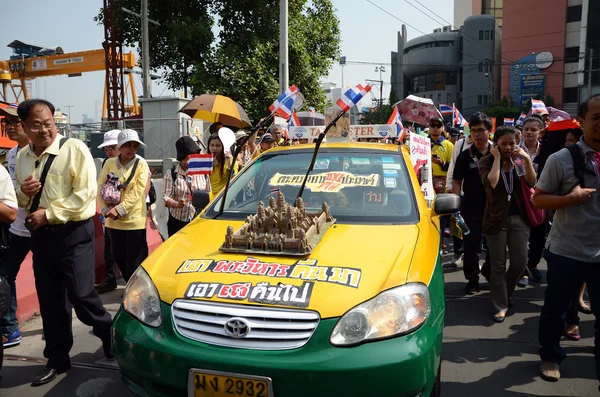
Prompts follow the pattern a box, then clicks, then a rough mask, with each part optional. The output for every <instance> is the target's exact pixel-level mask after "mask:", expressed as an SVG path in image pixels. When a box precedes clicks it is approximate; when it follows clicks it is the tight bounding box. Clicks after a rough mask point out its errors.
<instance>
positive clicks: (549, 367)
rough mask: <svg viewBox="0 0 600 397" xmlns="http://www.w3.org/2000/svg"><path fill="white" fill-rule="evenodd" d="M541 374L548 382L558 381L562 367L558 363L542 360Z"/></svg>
mask: <svg viewBox="0 0 600 397" xmlns="http://www.w3.org/2000/svg"><path fill="white" fill-rule="evenodd" d="M540 375H541V376H542V379H544V380H547V381H548V382H556V381H557V380H559V379H560V368H559V366H558V364H557V363H553V362H551V361H542V363H541V364H540Z"/></svg>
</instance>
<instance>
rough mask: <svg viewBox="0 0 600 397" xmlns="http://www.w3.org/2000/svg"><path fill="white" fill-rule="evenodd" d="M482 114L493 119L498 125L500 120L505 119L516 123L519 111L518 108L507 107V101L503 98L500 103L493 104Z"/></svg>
mask: <svg viewBox="0 0 600 397" xmlns="http://www.w3.org/2000/svg"><path fill="white" fill-rule="evenodd" d="M483 113H485V114H487V115H488V116H489V117H495V118H496V120H497V122H498V125H500V121H501V119H503V118H506V117H508V118H514V119H515V121H517V119H518V118H519V116H520V115H521V110H520V109H519V108H518V107H514V106H512V107H511V106H508V99H507V98H506V97H504V98H502V100H501V101H499V102H494V103H493V104H492V106H490V107H489V108H487V109H483Z"/></svg>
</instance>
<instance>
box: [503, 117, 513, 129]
mask: <svg viewBox="0 0 600 397" xmlns="http://www.w3.org/2000/svg"><path fill="white" fill-rule="evenodd" d="M504 125H507V126H511V127H512V126H514V125H515V119H511V118H508V117H505V118H504Z"/></svg>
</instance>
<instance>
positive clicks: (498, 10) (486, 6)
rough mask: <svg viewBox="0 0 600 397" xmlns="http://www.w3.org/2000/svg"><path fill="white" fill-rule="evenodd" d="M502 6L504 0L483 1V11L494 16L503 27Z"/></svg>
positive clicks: (499, 25)
mask: <svg viewBox="0 0 600 397" xmlns="http://www.w3.org/2000/svg"><path fill="white" fill-rule="evenodd" d="M502 6H503V0H482V2H481V13H482V14H488V15H491V16H493V17H494V19H496V24H497V25H498V27H499V28H501V27H502Z"/></svg>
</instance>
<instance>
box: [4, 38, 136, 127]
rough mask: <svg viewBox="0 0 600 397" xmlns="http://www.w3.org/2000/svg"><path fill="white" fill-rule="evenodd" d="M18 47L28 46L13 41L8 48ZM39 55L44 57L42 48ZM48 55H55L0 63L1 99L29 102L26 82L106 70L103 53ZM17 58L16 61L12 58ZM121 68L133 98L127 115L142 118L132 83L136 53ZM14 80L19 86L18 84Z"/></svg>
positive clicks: (56, 50)
mask: <svg viewBox="0 0 600 397" xmlns="http://www.w3.org/2000/svg"><path fill="white" fill-rule="evenodd" d="M17 45H25V46H26V44H25V43H22V42H19V41H14V42H13V43H11V44H9V47H13V48H14V47H15V46H17ZM36 48H39V49H40V50H39V51H36V53H37V54H39V53H43V52H44V50H46V49H42V48H41V47H36ZM47 52H49V53H51V54H52V55H41V56H33V57H22V58H20V59H11V60H8V61H0V84H2V91H1V92H0V98H1V99H2V101H4V102H21V101H23V100H26V99H29V96H30V94H31V93H30V92H29V90H28V89H27V84H26V83H27V81H29V80H33V79H35V78H38V77H48V76H60V75H67V76H69V77H76V76H81V74H82V73H87V72H97V71H105V70H106V61H105V59H106V54H105V50H104V49H100V50H91V51H79V52H70V53H64V51H63V50H62V48H60V47H55V48H52V49H47ZM13 58H15V57H13ZM118 66H119V67H120V68H121V69H123V72H124V74H126V75H127V84H126V87H125V92H129V93H130V95H131V104H126V105H125V112H126V113H128V115H129V116H135V115H139V114H140V109H139V106H138V102H137V97H136V92H135V84H134V79H133V74H134V71H133V68H134V67H135V66H136V63H135V56H134V54H133V52H129V53H125V54H122V56H121V59H120V60H119V62H118ZM15 80H18V81H19V83H17V84H15V83H14V82H15ZM9 90H10V91H12V95H13V97H14V100H10V101H9ZM106 101H107V100H106V88H105V90H104V102H103V106H102V117H103V118H106V115H107V103H106Z"/></svg>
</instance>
